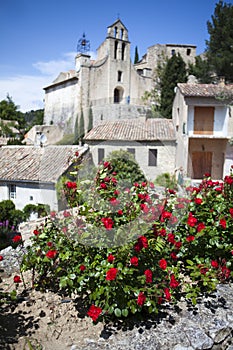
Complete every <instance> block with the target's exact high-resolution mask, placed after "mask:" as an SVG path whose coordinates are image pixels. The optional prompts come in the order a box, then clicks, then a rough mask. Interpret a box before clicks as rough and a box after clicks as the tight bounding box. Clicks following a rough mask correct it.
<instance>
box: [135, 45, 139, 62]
mask: <svg viewBox="0 0 233 350" xmlns="http://www.w3.org/2000/svg"><path fill="white" fill-rule="evenodd" d="M138 61H139V56H138V47H137V46H136V47H135V55H134V64H135V63H138Z"/></svg>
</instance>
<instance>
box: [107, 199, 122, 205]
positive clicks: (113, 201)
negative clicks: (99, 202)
mask: <svg viewBox="0 0 233 350" xmlns="http://www.w3.org/2000/svg"><path fill="white" fill-rule="evenodd" d="M109 202H110V204H111V205H112V206H117V205H119V204H120V201H119V200H118V199H116V198H115V197H113V198H110V199H109Z"/></svg>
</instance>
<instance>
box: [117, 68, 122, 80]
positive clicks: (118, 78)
mask: <svg viewBox="0 0 233 350" xmlns="http://www.w3.org/2000/svg"><path fill="white" fill-rule="evenodd" d="M121 80H122V72H121V71H120V70H119V71H118V72H117V81H121Z"/></svg>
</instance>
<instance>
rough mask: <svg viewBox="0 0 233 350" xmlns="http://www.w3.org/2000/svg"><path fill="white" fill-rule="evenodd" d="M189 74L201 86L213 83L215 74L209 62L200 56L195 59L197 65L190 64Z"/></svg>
mask: <svg viewBox="0 0 233 350" xmlns="http://www.w3.org/2000/svg"><path fill="white" fill-rule="evenodd" d="M188 71H189V74H192V75H194V76H195V77H196V78H197V80H198V82H199V83H200V84H211V83H212V82H213V77H212V75H213V72H211V67H210V63H209V61H208V60H207V59H206V58H204V59H202V58H201V57H200V56H197V57H195V64H190V65H189V68H188Z"/></svg>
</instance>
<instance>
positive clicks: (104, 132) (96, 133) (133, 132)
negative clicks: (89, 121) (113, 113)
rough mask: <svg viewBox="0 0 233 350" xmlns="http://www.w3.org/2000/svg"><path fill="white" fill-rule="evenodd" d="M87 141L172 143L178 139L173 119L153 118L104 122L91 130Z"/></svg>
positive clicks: (86, 138)
mask: <svg viewBox="0 0 233 350" xmlns="http://www.w3.org/2000/svg"><path fill="white" fill-rule="evenodd" d="M84 139H85V140H86V141H95V140H96V141H97V140H112V141H114V140H118V141H120V140H122V141H158V140H161V141H166V140H167V141H171V140H175V139H176V135H175V129H174V124H173V121H172V120H171V119H164V118H151V119H147V120H145V119H143V120H141V118H140V119H138V118H135V119H125V120H115V121H104V122H101V123H100V124H99V125H97V126H95V127H94V128H93V129H91V130H90V131H89V132H88V133H87V134H86V135H85V137H84Z"/></svg>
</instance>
